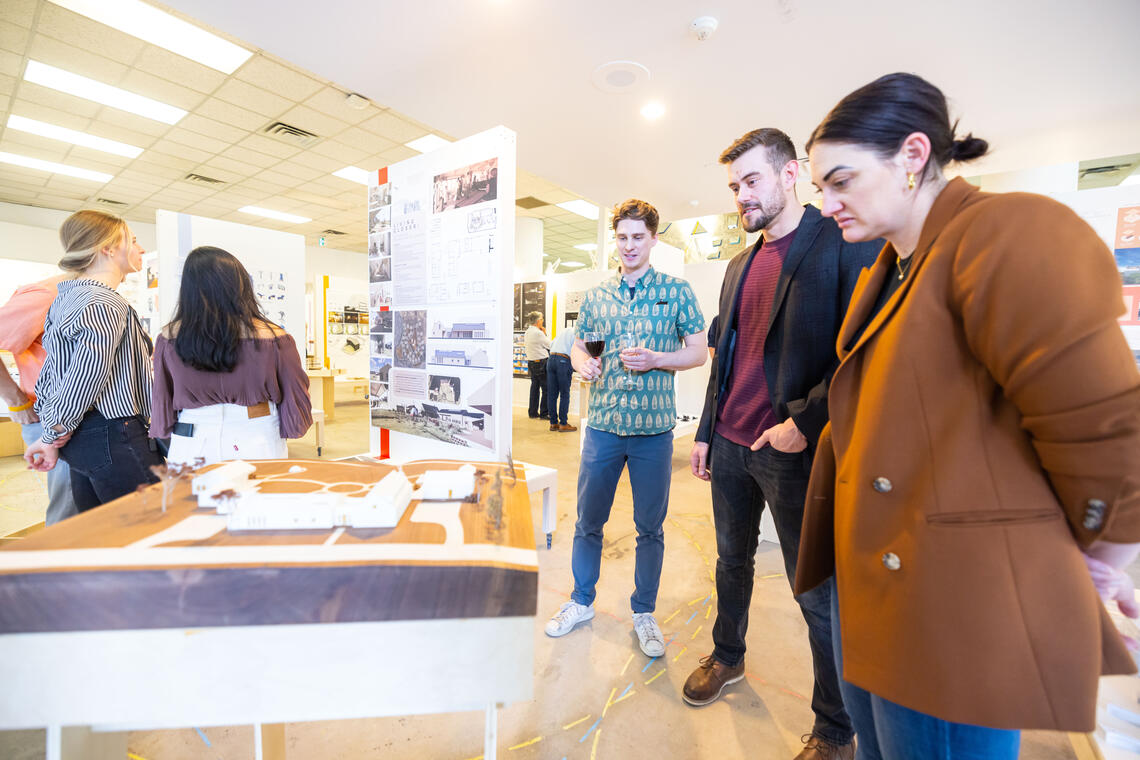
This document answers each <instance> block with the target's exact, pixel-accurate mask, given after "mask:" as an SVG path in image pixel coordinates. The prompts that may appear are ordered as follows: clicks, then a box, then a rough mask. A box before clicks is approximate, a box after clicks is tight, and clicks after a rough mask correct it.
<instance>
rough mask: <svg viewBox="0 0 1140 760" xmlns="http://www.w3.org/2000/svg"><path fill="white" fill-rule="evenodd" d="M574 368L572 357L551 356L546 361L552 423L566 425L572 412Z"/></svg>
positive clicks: (547, 395) (547, 388)
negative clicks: (571, 395)
mask: <svg viewBox="0 0 1140 760" xmlns="http://www.w3.org/2000/svg"><path fill="white" fill-rule="evenodd" d="M573 374H574V366H573V365H572V364H570V357H568V356H561V355H555V354H551V355H550V358H549V359H547V360H546V397H547V401H548V402H549V406H548V408H549V410H550V422H551V423H553V422H554V421H555V420H557V421H558V424H559V425H565V424H566V414H567V412H569V411H570V380H571V377H572V376H573Z"/></svg>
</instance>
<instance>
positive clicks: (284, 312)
mask: <svg viewBox="0 0 1140 760" xmlns="http://www.w3.org/2000/svg"><path fill="white" fill-rule="evenodd" d="M155 238H156V241H157V244H158V293H159V304H158V306H159V312H160V314H161V317H160V321H161V324H166V323H167V322H168V321H170V317H171V315H172V313H173V311H174V305H175V304H176V303H177V301H178V289H179V286H180V285H181V282H182V265H183V263H184V262H185V261H186V256H187V255H188V254H189V253H190V251H192V250H193V249H194V248H197V247H198V246H203V245H209V246H214V247H216V248H221V249H223V250H226V251H229V252H230V253H232V254H233V255H234V256H235V257H237V259H238V260H239V261H240V262H241V263H242V264H243V265H244V266H245V268H246V270H248V271H249V275H250V277H251V278H252V280H253V286H254V290H255V291H256V293H257V297H258V301H259V303H260V304H261V307H262V311H263V312H264V313H265V316H266V317H267V318H268V319H269V320H270V321H271V322H274V323H276V324H279V325H281V326H282V327H284V328H285V331H286V332H288V333H289V334H290V335H292V336H293V340H294V341H296V343H297V349H298V351H299V352H300V353H301V354H302V361H303V360H304V356H303V354H304V350H305V238H304V237H302V236H301V235H294V234H293V233H290V232H280V231H278V230H267V229H263V228H261V227H251V226H249V225H246V224H237V223H236V222H223V221H221V220H218V219H208V218H206V217H202V216H192V215H190V214H179V213H177V212H174V211H159V212H157V213H156V215H155Z"/></svg>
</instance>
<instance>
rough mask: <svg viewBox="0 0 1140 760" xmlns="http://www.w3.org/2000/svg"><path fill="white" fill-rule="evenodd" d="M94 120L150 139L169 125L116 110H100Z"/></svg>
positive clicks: (165, 129)
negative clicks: (132, 131)
mask: <svg viewBox="0 0 1140 760" xmlns="http://www.w3.org/2000/svg"><path fill="white" fill-rule="evenodd" d="M21 92H22V90H21ZM96 118H97V119H98V120H99V121H105V122H107V123H108V124H113V125H114V126H117V127H126V128H127V129H133V130H136V131H138V132H142V133H143V134H145V135H151V136H152V137H159V136H161V135H163V134H164V133H165V132H167V130H169V129H170V125H169V124H163V123H162V122H161V121H155V120H154V119H147V118H145V117H142V116H136V115H135V114H133V113H127V112H126V111H120V110H119V109H117V108H107V107H104V108H101V109H99V112H98V113H97V114H96Z"/></svg>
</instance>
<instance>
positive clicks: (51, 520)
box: [20, 422, 79, 525]
mask: <svg viewBox="0 0 1140 760" xmlns="http://www.w3.org/2000/svg"><path fill="white" fill-rule="evenodd" d="M20 434H21V435H22V436H23V437H24V443H25V444H27V445H31V444H33V443H35V442H36V441H38V440H40V436H42V435H43V434H44V426H43V425H41V424H40V423H38V422H33V423H31V424H28V425H21V426H20ZM47 487H48V507H47V514H46V515H45V516H44V525H55V524H56V523H57V522H59V521H60V520H64V519H66V518H68V517H71V516H72V515H77V514H79V510H78V509H76V507H75V499H73V498H71V470H70V468H69V467H68V466H67V462H65V461H63V460H62V459H60V460H59V461H57V462H56V463H55V467H53V468H51V469H50V470H48V474H47Z"/></svg>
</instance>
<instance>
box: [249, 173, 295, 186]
mask: <svg viewBox="0 0 1140 760" xmlns="http://www.w3.org/2000/svg"><path fill="white" fill-rule="evenodd" d="M257 178H258V179H261V180H264V181H266V182H273V183H274V184H277V185H280V186H282V187H285V188H290V187H296V186H297V185H299V184H301V181H302V180H300V179H298V178H297V177H293V176H290V175H288V174H282V173H281V172H277V171H272V170H270V171H263V172H261V173H260V174H258V175H257Z"/></svg>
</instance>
